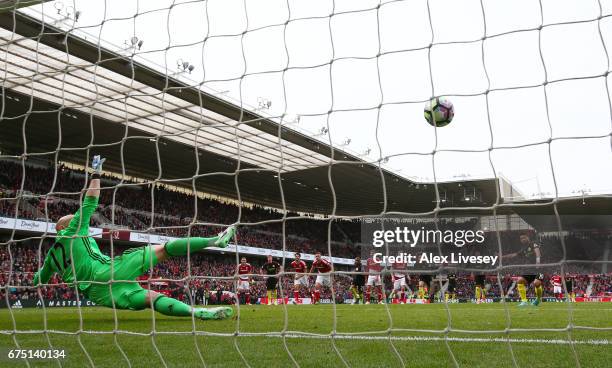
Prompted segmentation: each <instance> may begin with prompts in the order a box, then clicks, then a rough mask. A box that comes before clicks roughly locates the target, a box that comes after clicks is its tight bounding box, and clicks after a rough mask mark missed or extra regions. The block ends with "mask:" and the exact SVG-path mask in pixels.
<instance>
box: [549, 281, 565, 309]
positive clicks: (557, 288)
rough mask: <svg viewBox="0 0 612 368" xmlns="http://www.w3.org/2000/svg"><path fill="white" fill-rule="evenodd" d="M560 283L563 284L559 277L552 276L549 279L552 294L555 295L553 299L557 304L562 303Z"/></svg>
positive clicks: (561, 286)
mask: <svg viewBox="0 0 612 368" xmlns="http://www.w3.org/2000/svg"><path fill="white" fill-rule="evenodd" d="M561 282H563V279H562V278H561V276H559V275H554V276H553V277H551V278H550V283H551V284H552V286H553V293H554V294H555V299H556V300H557V301H558V302H562V301H563V299H564V298H563V294H564V292H563V285H562V284H561Z"/></svg>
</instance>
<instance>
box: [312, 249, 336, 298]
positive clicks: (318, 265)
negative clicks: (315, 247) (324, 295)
mask: <svg viewBox="0 0 612 368" xmlns="http://www.w3.org/2000/svg"><path fill="white" fill-rule="evenodd" d="M315 270H317V272H318V273H319V274H318V275H317V279H316V281H315V290H314V293H313V298H312V299H313V301H312V304H317V303H318V302H319V300H320V299H321V287H322V286H325V287H328V288H331V276H330V275H329V273H330V272H331V270H332V265H331V263H329V261H327V260H325V259H323V258H321V252H316V253H315V260H314V262H312V266H310V273H314V271H315Z"/></svg>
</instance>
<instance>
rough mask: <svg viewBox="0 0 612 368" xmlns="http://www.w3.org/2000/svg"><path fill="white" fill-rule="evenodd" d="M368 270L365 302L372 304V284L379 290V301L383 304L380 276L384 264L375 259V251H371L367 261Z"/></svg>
mask: <svg viewBox="0 0 612 368" xmlns="http://www.w3.org/2000/svg"><path fill="white" fill-rule="evenodd" d="M366 271H367V272H368V281H367V282H366V293H365V303H366V304H370V294H371V292H372V286H374V287H375V288H376V290H377V291H378V303H379V304H382V302H383V301H382V300H383V291H382V279H381V277H380V271H382V266H381V265H380V263H377V262H375V261H374V252H370V258H368V260H367V261H366Z"/></svg>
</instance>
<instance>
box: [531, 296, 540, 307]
mask: <svg viewBox="0 0 612 368" xmlns="http://www.w3.org/2000/svg"><path fill="white" fill-rule="evenodd" d="M531 305H533V306H534V307H537V306H539V305H540V299H538V298H536V299H535V300H534V301H533V302H531Z"/></svg>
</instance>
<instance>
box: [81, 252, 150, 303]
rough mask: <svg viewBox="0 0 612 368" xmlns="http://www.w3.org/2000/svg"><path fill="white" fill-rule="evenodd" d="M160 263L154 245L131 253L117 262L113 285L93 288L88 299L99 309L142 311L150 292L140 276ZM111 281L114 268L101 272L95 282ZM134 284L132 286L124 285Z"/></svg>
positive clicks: (117, 258) (88, 291)
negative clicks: (139, 279) (140, 282)
mask: <svg viewBox="0 0 612 368" xmlns="http://www.w3.org/2000/svg"><path fill="white" fill-rule="evenodd" d="M157 262H158V260H157V257H156V256H155V254H154V252H153V248H152V247H151V246H150V245H147V246H144V247H139V248H132V249H128V250H126V251H125V252H123V254H122V255H120V256H117V257H115V258H113V269H112V271H113V276H114V277H113V280H118V281H113V282H112V284H110V286H109V283H107V284H91V286H90V287H89V288H88V289H87V291H86V295H87V297H88V298H89V300H91V301H93V302H94V303H96V304H97V305H102V306H105V307H113V306H114V307H115V308H117V309H132V310H139V309H144V308H146V307H147V305H145V303H144V296H143V295H146V292H147V290H145V289H143V288H142V287H141V286H140V284H139V283H138V282H134V281H135V280H136V279H137V278H138V277H139V276H141V275H143V274H145V273H147V272H148V271H149V270H150V269H151V267H153V266H155V265H156V264H157ZM110 279H111V266H110V265H108V266H106V267H104V268H100V269H98V271H97V272H96V274H95V275H94V280H93V281H98V282H107V281H109V280H110ZM122 281H131V282H122Z"/></svg>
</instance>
